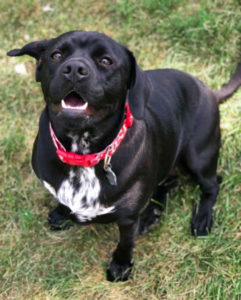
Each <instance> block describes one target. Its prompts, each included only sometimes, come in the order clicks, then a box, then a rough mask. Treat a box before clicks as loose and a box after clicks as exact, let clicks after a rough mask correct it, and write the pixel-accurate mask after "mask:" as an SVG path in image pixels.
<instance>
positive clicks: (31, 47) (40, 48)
mask: <svg viewBox="0 0 241 300" xmlns="http://www.w3.org/2000/svg"><path fill="white" fill-rule="evenodd" d="M49 42H50V40H41V41H36V42H32V43H29V44H27V45H25V46H23V48H21V49H13V50H10V51H8V52H7V55H8V56H21V55H30V56H32V57H34V58H35V59H37V60H39V58H40V56H41V54H42V53H43V52H44V51H45V50H46V48H47V46H48V44H49Z"/></svg>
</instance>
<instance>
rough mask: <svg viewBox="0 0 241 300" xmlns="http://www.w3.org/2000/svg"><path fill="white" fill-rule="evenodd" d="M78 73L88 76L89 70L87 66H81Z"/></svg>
mask: <svg viewBox="0 0 241 300" xmlns="http://www.w3.org/2000/svg"><path fill="white" fill-rule="evenodd" d="M78 73H79V74H80V75H82V76H86V75H87V74H88V70H87V69H86V68H85V67H79V68H78Z"/></svg>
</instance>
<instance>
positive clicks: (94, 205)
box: [43, 168, 115, 222]
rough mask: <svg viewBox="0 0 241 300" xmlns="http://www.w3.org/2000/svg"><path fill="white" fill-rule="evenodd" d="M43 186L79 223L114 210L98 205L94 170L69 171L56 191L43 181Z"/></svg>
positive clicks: (111, 207) (96, 181)
mask: <svg viewBox="0 0 241 300" xmlns="http://www.w3.org/2000/svg"><path fill="white" fill-rule="evenodd" d="M43 184H44V186H45V187H46V188H47V189H48V190H49V192H50V193H51V194H52V195H53V196H54V197H55V198H56V199H57V201H59V202H60V203H61V204H63V205H65V206H67V207H69V209H70V210H71V212H72V213H73V214H75V215H76V217H77V218H78V220H79V221H81V222H84V221H90V220H91V219H93V218H95V217H97V216H99V215H105V214H107V213H110V212H113V211H114V209H115V207H114V206H110V207H104V206H103V205H101V204H100V202H99V194H100V182H99V179H98V178H97V177H96V175H95V169H94V168H78V169H77V171H75V172H74V171H73V170H70V172H69V176H68V178H67V179H65V180H64V181H63V182H62V184H61V186H60V187H59V189H58V191H55V189H54V188H53V187H52V186H51V185H50V184H49V183H47V182H45V181H43Z"/></svg>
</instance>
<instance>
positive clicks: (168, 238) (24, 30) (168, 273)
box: [0, 0, 241, 300]
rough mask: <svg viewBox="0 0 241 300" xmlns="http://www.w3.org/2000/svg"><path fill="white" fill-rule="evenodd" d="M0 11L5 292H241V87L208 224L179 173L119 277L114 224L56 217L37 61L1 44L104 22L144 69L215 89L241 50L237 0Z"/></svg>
mask: <svg viewBox="0 0 241 300" xmlns="http://www.w3.org/2000/svg"><path fill="white" fill-rule="evenodd" d="M47 5H49V7H50V10H49V11H44V9H43V8H44V7H45V9H46V7H47ZM0 11H1V21H0V28H1V32H0V37H1V43H2V47H1V49H0V61H1V66H2V68H1V72H0V85H1V88H0V104H1V105H0V116H1V117H0V118H1V122H0V132H1V135H0V165H1V172H0V211H1V213H0V278H1V283H0V299H8V300H9V299H91V300H92V299H104V300H108V299H117V300H118V299H121V300H125V299H128V300H132V299H143V300H144V299H148V300H154V299H155V300H156V299H171V300H172V299H178V300H182V299H195V300H196V299H197V300H198V299H208V300H209V299H215V300H216V299H218V300H223V299H235V300H236V299H241V267H240V266H241V243H240V241H241V221H240V220H241V209H240V194H241V152H240V146H241V144H240V134H241V122H240V118H241V100H240V99H241V91H239V92H238V93H236V94H235V95H234V96H233V97H232V99H230V100H229V101H228V102H227V103H225V104H224V105H222V106H221V107H220V109H221V126H222V136H223V146H222V150H221V155H220V161H219V173H220V174H221V175H222V176H223V183H222V184H221V191H220V196H219V199H218V202H217V205H216V206H215V211H214V219H215V222H214V227H213V230H212V232H211V234H210V235H209V236H208V237H205V238H196V239H195V238H193V237H191V235H190V230H189V222H190V216H191V209H192V203H193V201H196V200H197V199H198V197H199V193H198V189H197V187H196V186H195V185H193V184H192V183H191V182H190V180H189V178H188V177H183V178H182V179H181V180H180V184H179V187H177V188H176V189H175V191H174V192H173V193H172V194H171V195H170V197H169V200H168V205H167V207H166V210H165V212H164V214H163V217H162V220H161V223H160V224H159V225H157V226H156V227H155V228H154V229H153V230H152V231H151V232H150V233H148V234H147V235H145V236H142V237H140V238H138V239H137V241H136V247H135V251H134V258H135V266H134V270H133V275H132V278H131V279H130V280H129V281H128V282H124V283H115V284H112V283H109V282H107V281H106V280H105V270H106V267H107V264H108V261H109V260H110V256H111V252H112V251H113V250H114V248H115V246H116V243H117V241H118V231H117V228H116V226H115V225H108V226H107V225H91V226H88V227H83V228H82V227H78V226H74V227H72V228H71V229H70V230H68V231H65V232H58V233H56V232H51V231H50V230H49V228H48V224H47V215H48V211H49V209H51V207H53V206H54V205H55V203H54V202H53V200H51V197H50V195H49V194H48V192H47V191H45V190H44V189H43V188H42V186H41V185H40V184H39V182H38V181H37V179H36V178H35V176H34V174H33V171H32V170H31V166H30V158H31V148H32V143H33V140H34V137H35V135H36V132H37V126H38V117H39V114H40V112H41V110H42V108H43V100H42V95H41V91H40V88H39V86H38V84H37V83H35V82H34V69H35V62H34V61H33V60H32V59H30V58H28V57H19V58H11V59H9V58H7V57H6V55H5V53H6V51H7V50H10V49H12V48H15V47H20V46H22V45H24V44H25V43H27V42H30V41H32V40H38V39H42V38H49V37H53V36H56V35H58V34H60V33H62V32H65V31H68V30H72V29H83V30H97V31H101V32H105V33H106V34H108V35H110V36H111V37H113V38H115V39H116V40H118V41H119V42H121V43H123V44H125V45H127V46H128V47H129V48H130V49H131V50H132V51H133V52H134V53H135V55H136V58H137V61H138V62H139V64H140V66H141V67H142V68H144V69H147V68H163V67H172V68H178V69H182V70H185V71H187V72H191V73H192V74H193V75H196V76H198V77H199V78H200V79H202V80H203V81H204V82H206V83H207V84H208V85H209V86H210V87H212V88H213V89H216V88H218V87H220V86H221V85H222V84H223V83H224V82H226V81H227V80H228V78H229V76H230V74H231V72H232V71H233V70H234V68H235V65H236V64H237V62H238V61H239V60H240V50H241V47H240V46H241V44H240V32H241V21H240V20H241V12H240V3H239V1H237V0H236V1H235V0H233V1H231V0H229V1H227V0H215V1H210V0H209V1H184V0H180V1H177V0H169V1H165V0H160V1H155V0H141V1H134V0H130V1H127V0H116V1H114V2H113V1H110V0H100V1H93V0H91V1H88V3H87V1H83V0H81V1H70V0H67V1H60V0H56V1H47V2H46V1H37V0H33V1H32V0H31V1H30V0H28V1H22V0H20V1H17V2H16V1H13V0H9V1H2V2H1V4H0ZM19 65H20V67H21V66H22V67H23V66H24V67H25V71H26V72H25V73H26V74H19V73H17V72H16V71H15V69H16V66H18V67H19Z"/></svg>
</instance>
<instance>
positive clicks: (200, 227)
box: [181, 130, 220, 236]
mask: <svg viewBox="0 0 241 300" xmlns="http://www.w3.org/2000/svg"><path fill="white" fill-rule="evenodd" d="M197 145H199V144H198V143H196V141H195V140H192V141H191V142H190V143H189V145H188V146H187V147H186V148H185V151H183V155H182V158H181V160H182V165H183V166H184V168H185V169H186V170H187V171H188V172H189V173H190V174H191V175H192V177H193V178H194V179H195V180H196V181H197V183H198V184H199V186H200V189H201V199H200V201H199V204H198V205H197V206H195V207H194V210H193V216H192V220H191V232H192V234H193V235H198V236H202V235H206V234H208V233H209V232H210V230H211V227H212V223H213V218H212V212H213V206H214V204H215V202H216V199H217V195H218V191H219V182H220V178H219V177H218V176H217V173H216V171H217V161H218V153H219V145H220V135H219V130H217V131H216V134H213V136H212V138H211V139H209V140H208V143H206V145H205V147H203V148H202V147H197Z"/></svg>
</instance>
